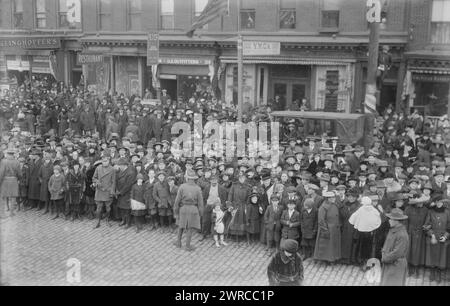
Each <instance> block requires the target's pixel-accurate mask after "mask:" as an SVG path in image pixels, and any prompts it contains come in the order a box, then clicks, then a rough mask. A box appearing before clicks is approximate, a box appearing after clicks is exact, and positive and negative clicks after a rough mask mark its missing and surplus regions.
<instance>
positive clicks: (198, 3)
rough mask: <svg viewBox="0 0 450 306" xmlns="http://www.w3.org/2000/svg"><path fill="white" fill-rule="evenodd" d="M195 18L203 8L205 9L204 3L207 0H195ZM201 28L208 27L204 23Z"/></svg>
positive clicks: (205, 3)
mask: <svg viewBox="0 0 450 306" xmlns="http://www.w3.org/2000/svg"><path fill="white" fill-rule="evenodd" d="M194 4H195V8H194V9H195V12H194V15H195V19H196V20H197V18H198V17H200V15H201V14H202V12H203V10H204V9H205V7H206V5H207V4H208V0H195V3H194ZM202 29H204V30H206V29H208V24H205V25H204V26H203V27H202Z"/></svg>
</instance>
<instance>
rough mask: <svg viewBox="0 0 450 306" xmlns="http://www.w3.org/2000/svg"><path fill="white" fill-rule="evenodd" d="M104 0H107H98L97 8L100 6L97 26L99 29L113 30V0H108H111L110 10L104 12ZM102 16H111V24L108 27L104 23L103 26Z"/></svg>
mask: <svg viewBox="0 0 450 306" xmlns="http://www.w3.org/2000/svg"><path fill="white" fill-rule="evenodd" d="M102 1H105V0H97V8H98V14H97V16H98V24H97V28H98V30H99V31H111V30H112V19H111V17H112V8H111V6H112V1H111V0H107V1H109V11H108V12H103V11H102ZM102 17H109V25H108V29H105V27H104V25H103V26H102Z"/></svg>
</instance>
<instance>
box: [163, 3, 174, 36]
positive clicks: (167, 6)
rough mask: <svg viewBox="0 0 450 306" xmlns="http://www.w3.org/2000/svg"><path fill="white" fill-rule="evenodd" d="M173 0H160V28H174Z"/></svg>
mask: <svg viewBox="0 0 450 306" xmlns="http://www.w3.org/2000/svg"><path fill="white" fill-rule="evenodd" d="M173 1H174V0H161V28H162V29H163V30H171V29H173V28H174V26H175V25H174V3H173Z"/></svg>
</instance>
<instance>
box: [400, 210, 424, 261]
mask: <svg viewBox="0 0 450 306" xmlns="http://www.w3.org/2000/svg"><path fill="white" fill-rule="evenodd" d="M405 215H407V216H408V221H407V222H408V223H407V226H406V230H407V231H408V235H409V241H410V245H409V253H408V263H409V264H410V265H413V266H421V265H423V264H425V238H426V233H425V232H424V230H423V225H424V224H425V221H426V218H427V215H428V208H426V207H424V206H422V207H418V206H416V205H408V206H407V207H406V209H405Z"/></svg>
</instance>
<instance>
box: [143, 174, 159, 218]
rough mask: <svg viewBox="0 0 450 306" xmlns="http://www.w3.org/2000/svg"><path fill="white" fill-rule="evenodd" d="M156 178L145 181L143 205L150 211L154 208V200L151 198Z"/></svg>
mask: <svg viewBox="0 0 450 306" xmlns="http://www.w3.org/2000/svg"><path fill="white" fill-rule="evenodd" d="M156 181H157V180H156V179H154V180H153V181H152V182H150V180H148V181H147V182H145V193H144V199H145V205H146V206H147V208H148V209H149V211H151V210H152V209H156V201H155V199H154V198H153V187H154V186H155V183H156Z"/></svg>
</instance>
